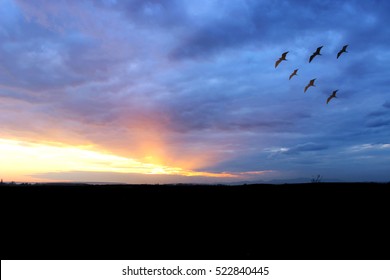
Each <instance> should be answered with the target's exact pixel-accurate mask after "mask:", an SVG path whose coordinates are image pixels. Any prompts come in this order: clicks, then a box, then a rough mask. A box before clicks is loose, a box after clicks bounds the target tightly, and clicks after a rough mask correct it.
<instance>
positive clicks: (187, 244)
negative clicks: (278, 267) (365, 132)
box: [0, 183, 390, 259]
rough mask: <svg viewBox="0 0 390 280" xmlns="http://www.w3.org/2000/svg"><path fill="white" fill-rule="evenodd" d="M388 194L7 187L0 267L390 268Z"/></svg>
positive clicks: (315, 188) (295, 188)
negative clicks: (292, 262)
mask: <svg viewBox="0 0 390 280" xmlns="http://www.w3.org/2000/svg"><path fill="white" fill-rule="evenodd" d="M389 189H390V184H388V183H387V184H378V183H343V184H339V183H338V184H331V183H308V184H299V185H298V184H295V185H294V184H286V185H240V186H224V185H89V184H66V183H64V184H32V185H7V184H2V185H1V186H0V192H1V209H2V224H3V225H2V228H3V230H2V231H3V234H2V240H3V242H2V244H3V245H4V246H2V247H3V248H2V250H1V251H2V254H3V255H2V259H4V258H8V259H9V258H11V259H13V258H16V259H20V258H25V259H31V258H32V259H35V258H41V259H53V258H54V259H64V258H65V259H67V258H68V259H107V258H108V259H297V258H298V259H313V258H314V259H372V258H376V259H378V258H387V259H388V257H389V253H388V252H389V250H388V249H389V244H388V241H387V240H388V238H387V237H386V236H388V235H387V233H388V232H387V229H386V224H387V223H388V219H387V218H388V202H389V193H390V192H389ZM386 246H387V247H386ZM386 248H387V249H386Z"/></svg>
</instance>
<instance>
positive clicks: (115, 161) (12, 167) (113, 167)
mask: <svg viewBox="0 0 390 280" xmlns="http://www.w3.org/2000/svg"><path fill="white" fill-rule="evenodd" d="M0 159H1V160H0V172H1V174H0V176H2V178H3V179H5V180H7V181H11V180H12V181H22V182H33V181H45V180H42V179H40V178H39V176H38V175H37V174H40V173H49V172H68V171H91V172H116V173H137V174H166V175H180V176H204V177H216V178H218V177H219V178H227V177H228V178H229V177H237V175H234V174H229V173H209V172H197V171H191V170H185V169H182V168H180V167H171V166H164V165H159V164H154V163H144V162H141V161H137V160H134V159H131V158H126V157H121V156H117V155H112V154H107V153H101V152H99V151H96V150H93V146H92V145H90V146H68V145H64V144H61V143H34V142H27V141H17V140H9V139H1V138H0Z"/></svg>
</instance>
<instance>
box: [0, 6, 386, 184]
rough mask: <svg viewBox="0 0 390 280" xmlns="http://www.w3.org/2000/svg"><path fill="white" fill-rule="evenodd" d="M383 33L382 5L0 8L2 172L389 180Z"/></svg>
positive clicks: (124, 178) (30, 178)
mask: <svg viewBox="0 0 390 280" xmlns="http://www.w3.org/2000/svg"><path fill="white" fill-rule="evenodd" d="M388 26H390V2H389V1H387V0H383V1H381V0H376V1H375V0H372V1H365V0H360V1H359V0H356V1H352V0H344V1H327V0H321V1H316V0H314V1H307V0H304V1H303V0H296V1H287V0H285V1H282V0H274V1H266V0H165V1H163V0H160V1H158V0H143V1H142V0H128V1H127V0H121V1H119V0H77V1H76V0H75V1H72V0H69V1H65V0H58V1H44V0H0V177H1V178H2V179H3V180H4V181H17V182H46V181H73V182H74V181H76V182H81V181H83V182H121V183H150V184H157V183H227V182H255V181H256V182H260V181H265V182H268V181H273V180H281V181H285V182H288V181H289V180H291V179H295V178H309V179H310V178H315V177H316V176H317V175H321V178H322V180H324V181H390V172H389V171H390V78H389V77H390V48H389V46H390V29H389V28H388ZM347 44H348V48H347V51H348V52H347V53H343V54H342V55H341V56H340V57H339V58H338V59H337V58H336V55H337V53H338V51H339V50H341V48H342V47H343V46H344V45H347ZM319 46H323V48H322V50H321V54H322V55H320V56H316V57H315V58H314V59H313V61H312V62H311V63H309V57H310V55H311V54H312V53H313V52H314V51H315V50H316V48H317V47H319ZM286 51H288V54H287V61H282V62H281V63H280V64H279V65H278V67H277V68H275V61H276V60H277V59H278V58H279V57H280V56H281V54H282V53H283V52H286ZM294 69H299V70H298V75H297V76H294V77H293V78H292V79H291V80H289V79H288V78H289V76H290V74H291V73H292V71H293V70H294ZM314 78H316V80H315V85H316V86H315V87H310V88H309V89H308V90H307V92H304V87H305V86H306V85H307V84H308V82H309V81H310V80H311V79H314ZM337 89H338V92H337V98H333V99H332V100H331V101H330V102H329V104H326V100H327V98H328V97H329V96H330V95H331V93H332V92H333V91H334V90H337Z"/></svg>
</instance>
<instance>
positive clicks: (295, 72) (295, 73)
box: [288, 69, 298, 80]
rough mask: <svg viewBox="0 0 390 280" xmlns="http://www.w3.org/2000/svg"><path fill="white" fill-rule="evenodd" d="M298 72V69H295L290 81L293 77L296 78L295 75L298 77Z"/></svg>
mask: <svg viewBox="0 0 390 280" xmlns="http://www.w3.org/2000/svg"><path fill="white" fill-rule="evenodd" d="M297 72H298V69H295V70H294V71H293V72H292V73H291V75H290V78H288V79H289V80H291V78H292V77H294V76H295V75H298V74H297Z"/></svg>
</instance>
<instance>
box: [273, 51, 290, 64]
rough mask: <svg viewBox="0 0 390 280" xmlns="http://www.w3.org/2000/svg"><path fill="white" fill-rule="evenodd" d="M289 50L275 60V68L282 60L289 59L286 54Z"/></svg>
mask: <svg viewBox="0 0 390 280" xmlns="http://www.w3.org/2000/svg"><path fill="white" fill-rule="evenodd" d="M287 53H288V52H284V53H283V54H282V56H281V57H280V58H279V59H278V60H277V61H276V62H275V68H276V67H278V65H279V63H280V62H282V60H287V59H286V55H287Z"/></svg>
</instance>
